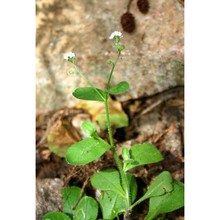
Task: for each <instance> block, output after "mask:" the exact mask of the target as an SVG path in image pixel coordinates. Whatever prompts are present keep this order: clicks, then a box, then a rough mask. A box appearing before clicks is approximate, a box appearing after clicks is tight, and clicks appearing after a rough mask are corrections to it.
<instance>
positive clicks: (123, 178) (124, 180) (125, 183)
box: [105, 93, 131, 220]
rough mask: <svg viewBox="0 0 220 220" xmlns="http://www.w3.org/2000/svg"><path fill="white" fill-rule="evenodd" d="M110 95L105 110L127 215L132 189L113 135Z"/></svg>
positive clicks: (106, 100)
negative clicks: (123, 192) (125, 201)
mask: <svg viewBox="0 0 220 220" xmlns="http://www.w3.org/2000/svg"><path fill="white" fill-rule="evenodd" d="M108 96H109V94H108V93H107V97H106V99H105V111H106V118H107V126H108V135H109V141H110V145H111V150H112V153H113V157H114V159H115V162H116V164H117V167H118V169H119V173H120V177H121V182H122V188H123V189H124V191H125V194H126V200H127V210H126V213H125V215H124V216H127V212H128V208H129V207H130V204H131V201H130V189H129V184H128V180H127V177H126V175H125V172H124V170H123V167H122V164H121V161H120V159H119V157H118V154H117V152H116V149H115V145H114V140H113V136H112V129H111V121H110V117H109V107H108ZM124 219H125V220H128V219H129V218H127V217H124Z"/></svg>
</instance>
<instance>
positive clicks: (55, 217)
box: [42, 212, 71, 220]
mask: <svg viewBox="0 0 220 220" xmlns="http://www.w3.org/2000/svg"><path fill="white" fill-rule="evenodd" d="M42 220H71V219H70V217H69V216H67V215H66V214H64V213H62V212H48V213H47V214H46V215H44V216H43V218H42Z"/></svg>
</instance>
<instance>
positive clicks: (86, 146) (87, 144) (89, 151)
mask: <svg viewBox="0 0 220 220" xmlns="http://www.w3.org/2000/svg"><path fill="white" fill-rule="evenodd" d="M110 148H111V146H110V145H109V144H108V143H107V142H105V141H104V140H102V139H101V138H92V137H91V138H86V139H83V140H82V141H79V142H77V143H76V144H73V145H72V146H71V147H70V148H69V149H68V150H67V152H66V161H67V162H68V163H70V164H74V165H84V164H87V163H90V162H92V161H93V160H96V159H97V158H99V157H100V156H102V154H104V153H105V152H106V151H107V150H108V149H110Z"/></svg>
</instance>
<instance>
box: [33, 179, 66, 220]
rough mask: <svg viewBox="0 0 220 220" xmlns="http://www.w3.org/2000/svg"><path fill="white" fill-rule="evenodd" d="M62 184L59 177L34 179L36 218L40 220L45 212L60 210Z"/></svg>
mask: <svg viewBox="0 0 220 220" xmlns="http://www.w3.org/2000/svg"><path fill="white" fill-rule="evenodd" d="M63 185H64V183H63V181H62V180H61V179H59V178H55V179H49V178H46V179H37V180H36V220H41V219H42V217H43V216H44V215H45V214H46V213H47V212H56V211H60V210H59V207H61V200H62V196H61V192H60V190H61V189H62V187H63Z"/></svg>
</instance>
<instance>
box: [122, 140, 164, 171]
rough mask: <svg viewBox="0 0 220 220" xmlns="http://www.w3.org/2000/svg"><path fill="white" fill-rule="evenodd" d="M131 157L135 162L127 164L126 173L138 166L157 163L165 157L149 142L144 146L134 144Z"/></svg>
mask: <svg viewBox="0 0 220 220" xmlns="http://www.w3.org/2000/svg"><path fill="white" fill-rule="evenodd" d="M130 155H131V159H133V160H134V162H131V163H127V164H126V167H125V170H126V171H127V170H129V169H132V168H134V167H137V166H141V165H145V164H150V163H156V162H158V161H161V160H163V156H162V155H161V153H160V151H159V150H158V149H157V148H156V147H155V146H154V145H153V144H150V143H148V142H145V143H143V144H134V145H133V146H132V147H131V149H130Z"/></svg>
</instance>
